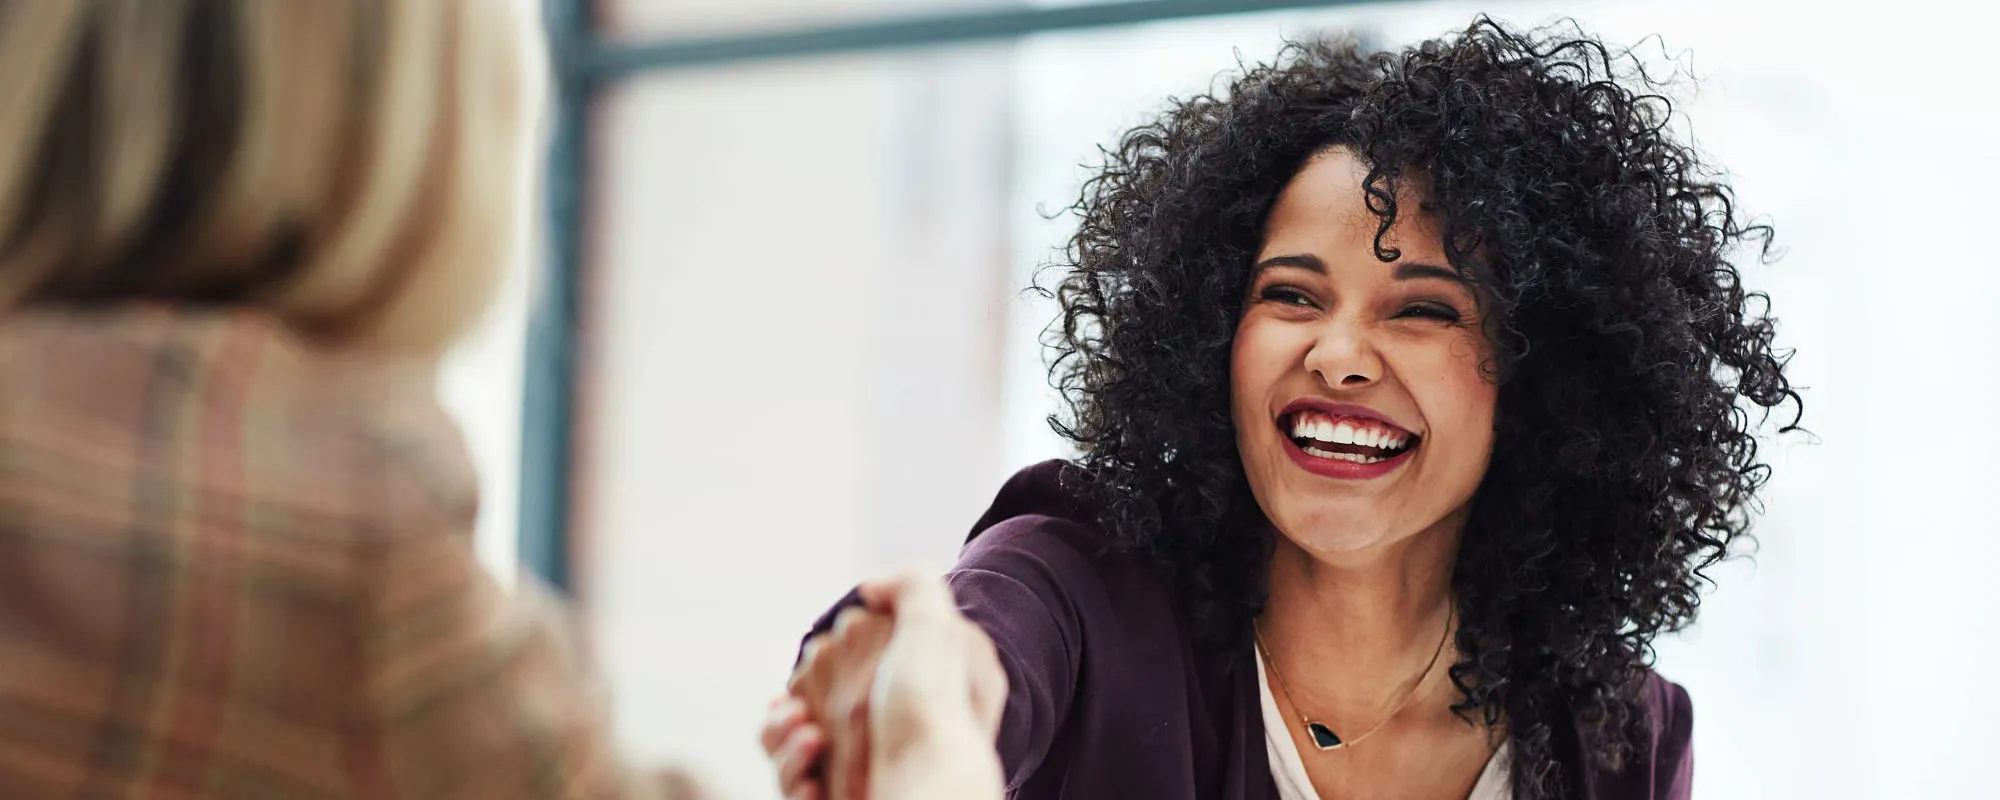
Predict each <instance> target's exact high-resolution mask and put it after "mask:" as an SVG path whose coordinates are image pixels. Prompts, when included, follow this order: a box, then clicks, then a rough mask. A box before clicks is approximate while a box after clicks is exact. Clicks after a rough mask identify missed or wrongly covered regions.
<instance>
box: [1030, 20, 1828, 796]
mask: <svg viewBox="0 0 2000 800" xmlns="http://www.w3.org/2000/svg"><path fill="white" fill-rule="evenodd" d="M1671 80H1673V79H1672V78H1667V79H1659V78H1656V77H1655V76H1653V75H1651V74H1649V73H1648V71H1647V69H1646V67H1645V65H1644V64H1643V61H1642V59H1640V58H1639V57H1637V56H1635V55H1634V54H1633V53H1632V52H1631V51H1628V50H1615V49H1612V48H1609V47H1606V46H1605V45H1604V44H1602V43H1601V42H1599V41H1598V40H1597V39H1595V38H1593V37H1591V36H1589V35H1587V34H1585V33H1584V32H1583V31H1582V30H1581V29H1580V28H1579V27H1578V26H1576V25H1574V24H1573V23H1571V24H1568V25H1564V26H1560V27H1555V28H1545V29H1540V30H1532V31H1520V30H1515V29H1511V28H1509V27H1508V26H1506V25H1504V24H1501V23H1498V22H1495V21H1493V20H1491V19H1489V18H1485V17H1481V18H1480V19H1478V20H1477V21H1475V22H1474V23H1473V24H1472V25H1471V26H1470V27H1469V28H1467V29H1466V30H1464V31H1463V32H1459V33H1456V34H1454V35H1451V36H1447V37H1443V38H1440V39H1436V40H1432V41H1427V42H1424V43H1422V44H1418V45H1415V46H1413V47H1409V48H1407V49H1404V50H1401V51H1400V52H1387V53H1364V52H1362V51H1361V50H1360V48H1359V47H1358V46H1356V45H1355V44H1353V43H1352V42H1335V41H1319V42H1311V43H1293V44H1290V45H1287V46H1286V47H1285V49H1284V50H1283V51H1282V53H1281V55H1280V57H1279V58H1278V59H1276V60H1275V61H1274V62H1273V63H1272V64H1269V65H1262V66H1253V67H1249V68H1247V69H1244V70H1243V71H1242V72H1241V74H1240V75H1238V76H1236V77H1235V79H1234V80H1233V81H1231V82H1230V84H1229V85H1228V87H1227V88H1226V90H1223V91H1220V92H1216V93H1214V94H1209V95H1201V96H1196V97H1193V98H1190V99H1186V100H1179V101H1173V102H1171V103H1170V105H1169V107H1168V109H1167V110H1166V111H1165V112H1164V114H1163V115H1162V116H1161V117H1160V118H1159V119H1158V120H1157V121H1155V122H1152V123H1150V124H1147V125H1144V126H1141V127H1139V128H1137V129H1135V130H1132V131H1131V132H1129V133H1127V134H1126V135H1125V136H1124V137H1123V139H1122V140H1121V141H1120V142H1119V144H1118V145H1117V146H1116V147H1115V148H1112V149H1109V150H1107V151H1105V154H1104V156H1105V163H1104V164H1103V166H1102V167H1101V169H1100V171H1099V172H1098V173H1097V174H1096V175H1095V177H1093V178H1092V179H1091V180H1090V181H1088V182H1087V183H1086V184H1085V186H1084V189H1083V192H1082V197H1081V199H1080V200H1079V202H1078V204H1077V205H1076V206H1075V208H1074V211H1075V213H1076V214H1077V216H1079V217H1080V225H1079V228H1078V230H1077V232H1076V234H1075V236H1074V238H1073V239H1072V240H1071V241H1070V243H1069V247H1068V249H1067V257H1066V258H1065V259H1063V261H1062V262H1061V263H1059V264H1057V265H1055V266H1057V267H1059V268H1061V270H1062V274H1063V277H1062V278H1061V280H1060V283H1059V284H1057V285H1056V286H1055V287H1054V288H1053V290H1050V291H1049V293H1050V294H1053V295H1054V296H1055V297H1056V298H1057V299H1058V300H1059V302H1060V305H1061V307H1062V316H1061V318H1060V321H1059V324H1057V325H1054V326H1052V327H1051V329H1050V336H1049V337H1048V340H1049V341H1048V344H1049V345H1050V346H1051V347H1052V348H1053V350H1054V353H1055V358H1054V360H1053V361H1052V364H1051V368H1050V369H1051V379H1052V381H1053V382H1054V384H1055V385H1056V387H1057V388H1058V389H1059V390H1061V392H1062V394H1063V396H1064V399H1065V404H1066V406H1067V411H1066V415H1063V416H1056V417H1051V419H1050V422H1051V424H1052V425H1053V426H1054V427H1055V428H1056V430H1057V432H1058V433H1060V434H1062V435H1063V436H1065V437H1066V438H1068V439H1069V440H1070V441H1071V442H1073V443H1074V444H1075V445H1077V446H1078V448H1079V450H1080V451H1081V453H1082V455H1081V461H1080V464H1081V466H1082V467H1083V469H1079V470H1073V471H1071V478H1070V481H1071V483H1072V486H1071V487H1070V488H1071V490H1072V491H1075V492H1078V493H1079V494H1080V495H1081V496H1083V497H1085V498H1087V499H1089V500H1090V501H1091V502H1092V504H1093V505H1094V506H1095V507H1097V508H1098V509H1100V514H1099V522H1100V523H1101V524H1102V525H1103V526H1104V528H1105V529H1106V531H1107V532H1108V533H1109V534H1110V536H1111V537H1112V539H1113V541H1115V542H1117V543H1119V544H1120V545H1123V546H1126V547H1129V548H1131V549H1133V550H1136V551H1139V552H1141V553H1144V554H1147V555H1149V556H1150V557H1151V558H1153V559H1155V560H1157V561H1158V562H1159V563H1160V564H1161V565H1162V566H1163V567H1164V568H1165V569H1166V570H1167V571H1168V572H1169V573H1171V574H1172V575H1173V577H1174V580H1175V582H1176V585H1177V586H1178V591H1179V592H1180V594H1181V596H1182V597H1183V599H1184V601H1185V602H1186V603H1187V604H1188V607H1189V609H1190V610H1191V613H1192V614H1194V615H1195V616H1196V617H1197V618H1198V619H1200V620H1205V621H1209V622H1216V621H1220V622H1221V623H1224V624H1223V625H1221V626H1217V627H1219V628H1220V629H1222V630H1232V631H1240V630H1241V629H1242V628H1243V626H1247V624H1248V620H1249V619H1250V618H1251V617H1252V616H1254V615H1255V614H1256V613H1257V612H1258V610H1259V609H1260V608H1261V606H1262V603H1263V602H1264V597H1265V580H1266V569H1267V566H1268V559H1269V558H1270V549H1271V540H1270V534H1269V526H1268V523H1266V522H1265V521H1264V518H1263V515H1262V512H1261V511H1260V510H1259V509H1258V507H1257V505H1256V501H1255V499H1254V498H1253V497H1252V496H1251V494H1250V491H1249V485H1248V483H1247V481H1246V478H1245V476H1244V471H1243V466H1242V462H1241V460H1240V457H1239V455H1238V453H1237V449H1236V438H1235V434H1234V429H1233V427H1232V423H1231V416H1230V388H1229V387H1230V380H1229V375H1230V372H1229V357H1230V342H1231V338H1232V336H1233V335H1234V333H1235V329H1236V324H1237V321H1238V317H1239V315H1240V314H1241V313H1242V311H1243V297H1244V291H1245V282H1246V280H1248V279H1249V277H1250V271H1249V269H1250V265H1251V263H1252V261H1253V260H1254V258H1255V256H1256V254H1257V251H1258V247H1259V245H1260V237H1261V235H1262V232H1263V225H1264V221H1265V218H1266V216H1267V214H1268V213H1269V211H1270V209H1271V207H1272V205H1273V203H1274V202H1275V200H1276V197H1277V195H1278V192H1279V190H1280V189H1281V188H1282V187H1283V186H1284V185H1285V184H1286V182H1287V181H1288V180H1289V179H1290V178H1291V177H1292V176H1293V175H1294V174H1296V173H1297V172H1298V171H1299V170H1300V169H1301V168H1302V167H1303V166H1304V165H1305V164H1306V162H1307V161H1308V160H1309V159H1311V158H1312V157H1314V156H1315V155H1318V154H1320V153H1323V152H1325V151H1326V150H1327V149H1329V148H1334V147H1344V148H1348V149H1349V150H1350V151H1351V152H1353V153H1354V154H1355V155H1356V156H1357V157H1359V158H1361V159H1362V160H1363V162H1364V163H1366V164H1367V165H1369V169H1370V172H1369V174H1368V177H1367V179H1366V182H1365V184H1364V187H1365V191H1366V193H1367V195H1368V205H1369V208H1370V209H1371V210H1372V211H1374V212H1375V213H1376V214H1377V215H1378V216H1379V217H1380V220H1381V223H1380V225H1381V226H1380V228H1379V230H1378V234H1377V237H1376V251H1377V252H1376V255H1377V257H1379V258H1382V259H1383V260H1385V261H1387V260H1393V259H1394V258H1396V257H1397V254H1396V253H1395V252H1393V251H1392V250H1391V249H1389V248H1387V247H1385V246H1384V242H1385V235H1386V233H1387V232H1388V230H1389V228H1390V226H1391V225H1392V223H1393V222H1394V220H1395V218H1396V215H1397V213H1398V209H1397V202H1396V198H1397V196H1398V195H1397V187H1398V186H1399V185H1401V183H1400V182H1401V181H1404V180H1410V181H1413V183H1411V184H1410V185H1411V186H1413V187H1419V188H1421V189H1422V194H1423V197H1424V206H1425V208H1426V209H1427V210H1428V211H1430V212H1432V213H1434V214H1436V215H1437V218H1438V219H1440V220H1441V222H1442V225H1443V234H1442V239H1443V241H1442V244H1443V246H1444V249H1445V251H1446V254H1447V256H1448V257H1449V259H1450V260H1451V263H1452V264H1453V266H1455V267H1458V268H1459V269H1460V270H1461V272H1463V273H1465V274H1467V275H1470V276H1473V279H1474V280H1475V281H1476V283H1477V284H1478V289H1479V294H1480V295H1481V297H1482V303H1483V304H1484V306H1485V312H1486V313H1485V314H1484V315H1483V316H1485V318H1486V319H1487V320H1488V323H1487V324H1488V330H1487V333H1488V335H1489V336H1490V337H1491V339H1492V341H1493V343H1494V351H1495V353H1496V355H1495V356H1494V358H1493V360H1492V361H1491V362H1490V363H1489V374H1490V376H1491V379H1492V380H1494V381H1496V382H1497V383H1498V385H1499V401H1498V402H1499V406H1498V421H1497V423H1496V424H1497V431H1496V438H1495V441H1494V445H1493V457H1492V461H1491V466H1490V468H1489V470H1488V473H1487V475H1486V477H1485V480H1484V482H1483V483H1482V485H1481V487H1480V489H1479V491H1478V493H1477V495H1476V497H1475V499H1474V501H1473V503H1474V505H1473V512H1472V515H1471V522H1470V523H1469V524H1468V526H1467V529H1466V531H1465V533H1464V539H1463V543H1462V544H1461V547H1460V551H1459V556H1458V563H1457V565H1456V571H1455V573H1454V577H1453V582H1454V585H1453V590H1454V593H1455V596H1456V601H1457V604H1458V613H1459V615H1460V619H1461V624H1460V628H1459V631H1458V634H1457V638H1456V640H1455V642H1456V644H1457V646H1458V651H1459V653H1460V660H1459V661H1458V663H1456V664H1455V665H1453V666H1452V668H1451V672H1450V674H1451V678H1452V681H1453V683H1454V684H1455V686H1456V688H1457V689H1458V691H1459V692H1460V694H1461V698H1460V702H1459V703H1458V704H1457V705H1456V706H1454V710H1455V711H1457V712H1458V713H1459V714H1460V715H1461V716H1464V717H1466V718H1467V719H1468V720H1471V719H1474V718H1475V717H1477V718H1479V719H1482V720H1484V722H1485V723H1486V724H1489V725H1490V724H1494V723H1496V722H1501V721H1504V722H1505V725H1506V730H1507V735H1508V737H1509V740H1510V742H1511V744H1512V747H1513V753H1514V759H1515V761H1514V769H1513V774H1514V783H1515V785H1514V791H1515V793H1516V796H1518V797H1521V798H1523V800H1533V799H1534V798H1544V797H1559V796H1565V795H1569V794H1572V793H1574V792H1575V791H1576V781H1577V780H1578V779H1579V777H1578V776H1579V775H1580V774H1581V773H1582V772H1583V771H1584V770H1585V769H1587V768H1592V767H1598V768H1608V769H1619V768H1622V766H1623V765H1624V763H1625V762H1626V760H1627V759H1628V758H1630V757H1631V756H1632V754H1633V753H1634V748H1635V747H1636V746H1637V742H1638V736H1639V730H1640V725H1641V723H1642V722H1643V720H1642V719H1640V711H1639V707H1638V705H1637V703H1638V692H1639V691H1640V689H1641V687H1642V685H1643V678H1644V669H1645V667H1646V666H1647V665H1648V664H1649V663H1650V661H1651V658H1652V650H1651V642H1652V640H1653V638H1654V637H1655V636H1656V635H1657V634H1659V633H1660V632H1662V631H1672V630H1678V629H1680V628H1682V627H1684V626H1686V625H1687V624H1688V623H1690V622H1691V621H1692V619H1693V617H1694V614H1695V610H1696V607H1697V606H1698V604H1699V602H1700V596H1699V590H1700V589H1701V587H1702V584H1703V582H1704V581H1705V580H1706V578H1705V577H1704V575H1703V569H1704V568H1706V567H1708V566H1710V565H1712V564H1714V563H1715V562H1717V561H1718V560H1720V559H1722V558H1724V557H1725V556H1727V555H1729V554H1730V549H1731V544H1732V542H1733V541H1735V540H1737V539H1738V538H1739V537H1742V536H1745V535H1746V530H1747V528H1748V525H1749V519H1748V511H1749V510H1750V508H1751V506H1752V504H1753V503H1754V501H1755V495H1756V493H1757V491H1758V489H1759V488H1760V486H1761V485H1762V484H1763V482H1764V481H1765V479H1766V477H1767V473H1768V468H1767V467H1766V466H1765V465H1764V464H1763V463H1761V462H1760V461H1759V460H1758V457H1757V444H1756V440H1755V438H1754V435H1753V434H1754V430H1755V428H1756V427H1757V425H1758V421H1757V420H1753V418H1752V417H1753V416H1759V415H1756V414H1753V413H1752V412H1751V410H1750V406H1752V405H1754V406H1758V407H1761V408H1762V409H1763V414H1762V415H1761V416H1764V417H1768V415H1769V413H1770V412H1771V411H1772V410H1773V409H1776V408H1779V407H1781V406H1784V405H1787V404H1789V405H1790V406H1791V407H1792V409H1793V411H1794V414H1793V415H1792V417H1791V420H1790V422H1789V424H1787V425H1785V426H1784V428H1783V429H1784V430H1790V429H1792V428H1795V427H1796V426H1797V424H1798V421H1799V417H1798V414H1800V413H1802V412H1803V406H1802V404H1801V403H1800V398H1799V395H1798V393H1797V392H1796V391H1795V390H1794V388H1793V387H1792V385H1791V383H1790V381H1789V380H1788V379H1787V378H1786V376H1785V373H1784V368H1785V362H1786V360H1787V354H1786V353H1784V352H1783V351H1780V350H1778V349H1776V348H1775V347H1774V346H1773V333H1774V320H1773V318H1772V317H1771V316H1770V313H1769V301H1768V298H1766V297H1764V296H1763V295H1762V294H1759V293H1754V292H1749V291H1746V290H1745V289H1744V287H1743V286H1742V283H1741V281H1740V279H1739V275H1738V272H1737V269H1736V267H1734V266H1733V265H1732V264H1731V262H1730V260H1729V259H1730V257H1731V256H1732V255H1733V254H1734V253H1736V252H1737V251H1738V250H1739V248H1743V247H1744V246H1746V245H1754V247H1752V248H1750V249H1749V252H1750V253H1752V254H1753V255H1754V256H1755V257H1757V258H1766V257H1768V255H1769V253H1770V233H1771V231H1770V229H1769V227H1768V226H1765V225H1761V224H1752V223H1751V222H1750V221H1749V220H1746V219H1745V218H1744V217H1742V216H1741V214H1740V212H1739V211H1738V209H1737V207H1736V204H1735V202H1734V199H1733V195H1732V192H1731V189H1730V187H1729V186H1728V184H1727V183H1726V181H1725V179H1724V177H1723V176H1722V175H1721V173H1719V172H1718V171H1717V170H1715V169H1713V168H1711V167H1709V166H1707V165H1705V164H1704V163H1703V162H1702V160H1701V159H1700V158H1699V156H1698V154H1697V153H1696V152H1695V150H1694V149H1693V148H1692V147H1690V146H1688V145H1687V144H1684V143H1681V142H1678V141H1676V140H1675V138H1674V136H1675V135H1674V132H1673V131H1672V130H1671V129H1670V126H1669V123H1670V122H1671V121H1672V120H1673V119H1674V114H1673V110H1672V105H1671V103H1670V102H1669V100H1668V99H1667V98H1666V97H1664V96H1662V95H1661V94H1660V91H1661V89H1662V88H1663V87H1664V86H1665V85H1666V84H1667V83H1668V82H1669V81H1671ZM1567 730H1575V731H1577V733H1578V739H1579V740H1578V741H1568V740H1563V739H1562V738H1561V737H1564V736H1566V735H1567V734H1565V731H1567ZM1563 753H1572V754H1575V755H1574V756H1573V757H1572V758H1575V757H1580V758H1581V759H1583V760H1584V761H1585V762H1587V763H1565V762H1566V761H1571V759H1567V758H1564V757H1563V755H1562V754H1563Z"/></svg>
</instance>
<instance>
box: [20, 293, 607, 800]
mask: <svg viewBox="0 0 2000 800" xmlns="http://www.w3.org/2000/svg"><path fill="white" fill-rule="evenodd" d="M431 381H432V377H431V374H430V372H429V371H428V370H426V369H423V368H420V367H416V366H410V367H407V368H405V367H398V366H392V365H386V364H380V363H373V364H370V363H358V362H355V361H352V360H343V359H341V358H339V357H336V356H333V355H328V354H324V353H318V352H315V351H313V350H311V349H308V348H306V347H304V346H302V345H300V344H298V343H296V342H295V341H294V340H292V339H290V338H288V337H287V336H286V335H284V334H283V333H282V332H281V331H280V329H278V328H277V327H276V326H275V324H273V323H271V322H268V321H266V320H264V319H263V318H260V317H258V316H255V315H253V314H249V313H212V314H196V313H192V312H186V311H173V310H168V309H163V308H127V309H120V310H112V311H101V312H27V313H22V314H16V315H13V316H11V317H9V318H7V319H6V320H5V321H4V323H0V798H63V797H149V798H178V797H197V796H199V797H224V798H357V797H367V798H481V799H482V800H484V799H485V798H558V797H562V798H569V797H579V798H581V797H589V798H596V797H629V796H635V795H637V794H639V793H640V787H638V786H637V785H636V784H634V783H633V782H631V781H630V780H629V779H628V774H627V773H626V772H625V771H624V770H623V769H622V768H621V767H620V765H619V764H618V763H617V760H616V758H615V755H614V753H613V749H612V745H611V744H610V742H609V740H608V738H607V733H606V725H605V720H604V718H603V714H602V709H603V706H602V704H601V703H599V702H598V701H597V698H595V697H594V696H593V695H592V694H591V693H590V692H589V691H588V690H587V688H586V687H587V686H588V683H587V680H586V678H587V670H585V669H584V668H583V665H582V664H580V663H579V662H578V661H577V660H576V659H575V658H573V657H572V653H574V652H576V651H575V650H574V649H573V648H571V647H570V646H569V644H568V643H567V642H566V641H565V640H564V636H563V634H562V631H563V630H564V628H563V625H562V624H561V620H560V619H559V616H558V614H557V613H556V612H555V607H554V605H553V604H552V603H548V602H546V600H545V599H542V600H538V599H537V598H538V597H543V598H545V596H542V595H538V594H537V593H536V592H535V591H534V590H533V589H532V587H531V588H530V589H528V590H527V591H526V592H524V593H516V594H509V593H506V592H504V591H503V590H502V589H501V588H500V587H499V586H498V585H497V584H496V583H495V582H494V580H493V579H492V578H491V577H490V576H489V575H487V574H486V573H485V572H484V571H482V570H481V569H480V567H479V565H478V562H477V561H476V560H475V557H474V551H473V543H472V540H471V531H472V525H473V517H474V512H475V505H476V491H475V483H474V475H473V471H472V466H471V464H470V463H469V461H468V460H467V457H466V455H465V452H464V450H463V448H462V445H461V442H460V441H459V439H458V434H457V432H456V429H455V427H454V426H453V425H452V423H451V421H450V420H449V419H448V418H447V417H446V415H445V413H444V412H443V411H442V410H441V409H440V408H439V407H438V405H437V404H436V403H435V402H434V400H433V391H432V383H431Z"/></svg>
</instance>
